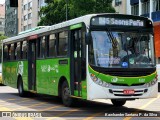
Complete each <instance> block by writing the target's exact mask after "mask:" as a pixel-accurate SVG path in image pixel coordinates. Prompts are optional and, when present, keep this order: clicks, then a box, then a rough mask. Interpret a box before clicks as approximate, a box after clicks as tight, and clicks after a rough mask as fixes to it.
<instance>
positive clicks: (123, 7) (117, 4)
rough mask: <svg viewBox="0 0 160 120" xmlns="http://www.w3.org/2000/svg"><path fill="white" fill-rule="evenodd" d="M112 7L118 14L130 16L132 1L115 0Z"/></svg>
mask: <svg viewBox="0 0 160 120" xmlns="http://www.w3.org/2000/svg"><path fill="white" fill-rule="evenodd" d="M112 6H113V7H114V8H115V10H116V13H118V14H130V13H131V11H130V0H113V1H112Z"/></svg>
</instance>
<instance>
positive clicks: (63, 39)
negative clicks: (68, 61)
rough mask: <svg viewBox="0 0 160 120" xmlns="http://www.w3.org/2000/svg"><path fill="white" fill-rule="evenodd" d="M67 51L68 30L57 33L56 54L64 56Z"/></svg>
mask: <svg viewBox="0 0 160 120" xmlns="http://www.w3.org/2000/svg"><path fill="white" fill-rule="evenodd" d="M67 52H68V31H65V32H61V33H59V40H58V56H66V55H67Z"/></svg>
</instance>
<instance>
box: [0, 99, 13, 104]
mask: <svg viewBox="0 0 160 120" xmlns="http://www.w3.org/2000/svg"><path fill="white" fill-rule="evenodd" d="M12 100H16V99H7V100H1V101H0V103H3V102H7V101H12Z"/></svg>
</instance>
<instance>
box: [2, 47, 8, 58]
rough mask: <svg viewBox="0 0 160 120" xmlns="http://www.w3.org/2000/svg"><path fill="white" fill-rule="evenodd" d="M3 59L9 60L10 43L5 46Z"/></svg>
mask: <svg viewBox="0 0 160 120" xmlns="http://www.w3.org/2000/svg"><path fill="white" fill-rule="evenodd" d="M3 60H4V61H7V60H8V45H5V46H4V53H3Z"/></svg>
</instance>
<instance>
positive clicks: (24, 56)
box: [22, 41, 27, 59]
mask: <svg viewBox="0 0 160 120" xmlns="http://www.w3.org/2000/svg"><path fill="white" fill-rule="evenodd" d="M22 59H27V41H23V43H22Z"/></svg>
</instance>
